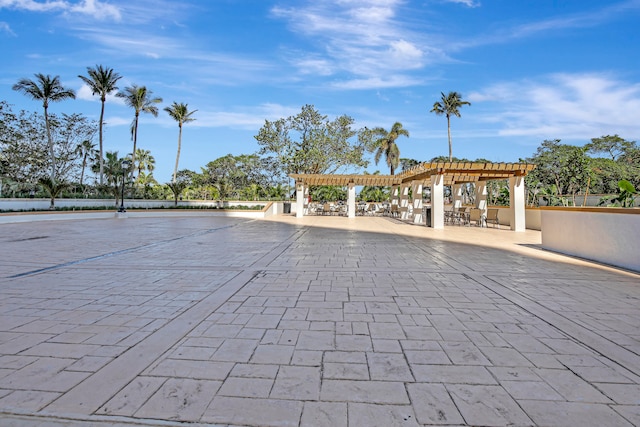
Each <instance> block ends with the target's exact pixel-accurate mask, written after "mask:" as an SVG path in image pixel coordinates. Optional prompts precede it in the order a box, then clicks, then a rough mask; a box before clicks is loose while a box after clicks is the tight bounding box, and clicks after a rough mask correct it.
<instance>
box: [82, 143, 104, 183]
mask: <svg viewBox="0 0 640 427" xmlns="http://www.w3.org/2000/svg"><path fill="white" fill-rule="evenodd" d="M76 153H77V154H78V155H79V156H80V157H81V158H82V171H81V172H80V186H82V183H83V181H84V171H85V169H86V167H87V163H88V161H89V160H92V159H93V158H94V157H95V156H96V144H94V143H93V142H91V141H90V140H88V139H85V140H84V141H82V142H81V143H80V144H78V146H77V147H76ZM103 165H104V163H103V162H102V161H100V170H102V171H104V166H103Z"/></svg>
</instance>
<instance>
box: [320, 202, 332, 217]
mask: <svg viewBox="0 0 640 427" xmlns="http://www.w3.org/2000/svg"><path fill="white" fill-rule="evenodd" d="M322 215H331V204H330V203H328V202H325V204H324V205H322Z"/></svg>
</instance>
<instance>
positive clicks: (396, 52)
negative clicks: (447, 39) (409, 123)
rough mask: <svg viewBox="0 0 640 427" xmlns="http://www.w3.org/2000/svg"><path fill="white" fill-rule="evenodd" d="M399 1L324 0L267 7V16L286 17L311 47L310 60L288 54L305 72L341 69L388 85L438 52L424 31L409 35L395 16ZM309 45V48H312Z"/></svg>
mask: <svg viewBox="0 0 640 427" xmlns="http://www.w3.org/2000/svg"><path fill="white" fill-rule="evenodd" d="M403 4H404V2H403V1H401V0H357V1H356V0H328V1H323V2H314V3H310V4H309V5H307V6H303V7H292V8H289V9H285V8H277V7H276V8H273V9H272V14H273V15H274V16H275V17H277V18H281V19H286V20H287V21H288V22H289V25H290V27H291V29H292V30H293V31H295V32H296V33H297V34H299V35H300V36H303V37H305V38H306V39H308V40H309V41H310V43H312V44H313V45H314V46H315V47H312V48H310V49H309V50H310V51H312V52H313V53H308V54H307V56H308V57H313V58H314V60H315V61H316V62H313V63H311V65H313V64H315V65H320V64H321V65H322V67H317V68H315V70H314V68H312V67H309V65H310V63H308V62H304V61H300V60H299V58H300V55H295V56H294V55H292V58H291V60H290V62H291V63H292V64H293V65H294V66H297V67H300V72H301V73H303V74H307V73H309V72H313V71H316V72H318V74H319V75H323V76H327V75H329V73H332V75H336V76H338V75H340V73H346V74H348V75H352V76H354V77H355V78H354V79H352V83H351V84H349V85H343V87H357V86H359V84H357V83H355V82H360V84H361V85H363V86H368V84H367V83H366V82H375V81H378V82H381V85H382V87H389V86H391V85H393V82H398V81H404V80H405V78H404V77H402V75H403V74H404V73H406V71H407V70H412V69H419V68H422V67H424V66H425V65H426V63H427V61H428V60H429V59H432V58H433V57H434V56H436V54H437V53H438V50H437V49H432V48H430V47H428V46H424V44H423V43H422V42H421V41H422V40H423V38H424V34H419V33H414V32H412V31H411V30H410V29H409V26H408V25H407V22H406V21H403V20H400V19H398V18H397V15H398V13H399V12H400V11H399V8H400V7H401V6H402V5H403ZM314 49H315V50H314Z"/></svg>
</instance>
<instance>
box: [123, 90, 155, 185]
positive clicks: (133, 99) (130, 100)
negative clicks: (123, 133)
mask: <svg viewBox="0 0 640 427" xmlns="http://www.w3.org/2000/svg"><path fill="white" fill-rule="evenodd" d="M152 94H153V92H151V91H150V90H148V89H147V87H146V86H136V85H132V86H130V87H126V88H124V92H118V93H117V94H116V96H117V97H120V98H124V102H125V103H126V104H127V105H128V106H129V107H131V108H133V109H134V111H135V116H134V118H133V122H132V123H131V139H132V140H133V151H132V152H131V153H132V154H131V157H132V158H131V165H134V164H135V161H136V144H137V142H138V118H139V117H140V113H141V112H142V113H149V114H152V115H153V117H158V107H156V106H155V105H154V104H160V103H161V102H162V98H160V97H156V98H154V97H152ZM133 170H134V169H133V166H132V168H131V174H132V175H133Z"/></svg>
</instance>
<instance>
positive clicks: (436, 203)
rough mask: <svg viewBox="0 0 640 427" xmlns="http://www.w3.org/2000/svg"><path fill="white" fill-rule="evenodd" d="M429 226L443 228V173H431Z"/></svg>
mask: <svg viewBox="0 0 640 427" xmlns="http://www.w3.org/2000/svg"><path fill="white" fill-rule="evenodd" d="M431 227H433V228H436V229H441V230H442V229H444V175H440V174H438V175H431Z"/></svg>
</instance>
